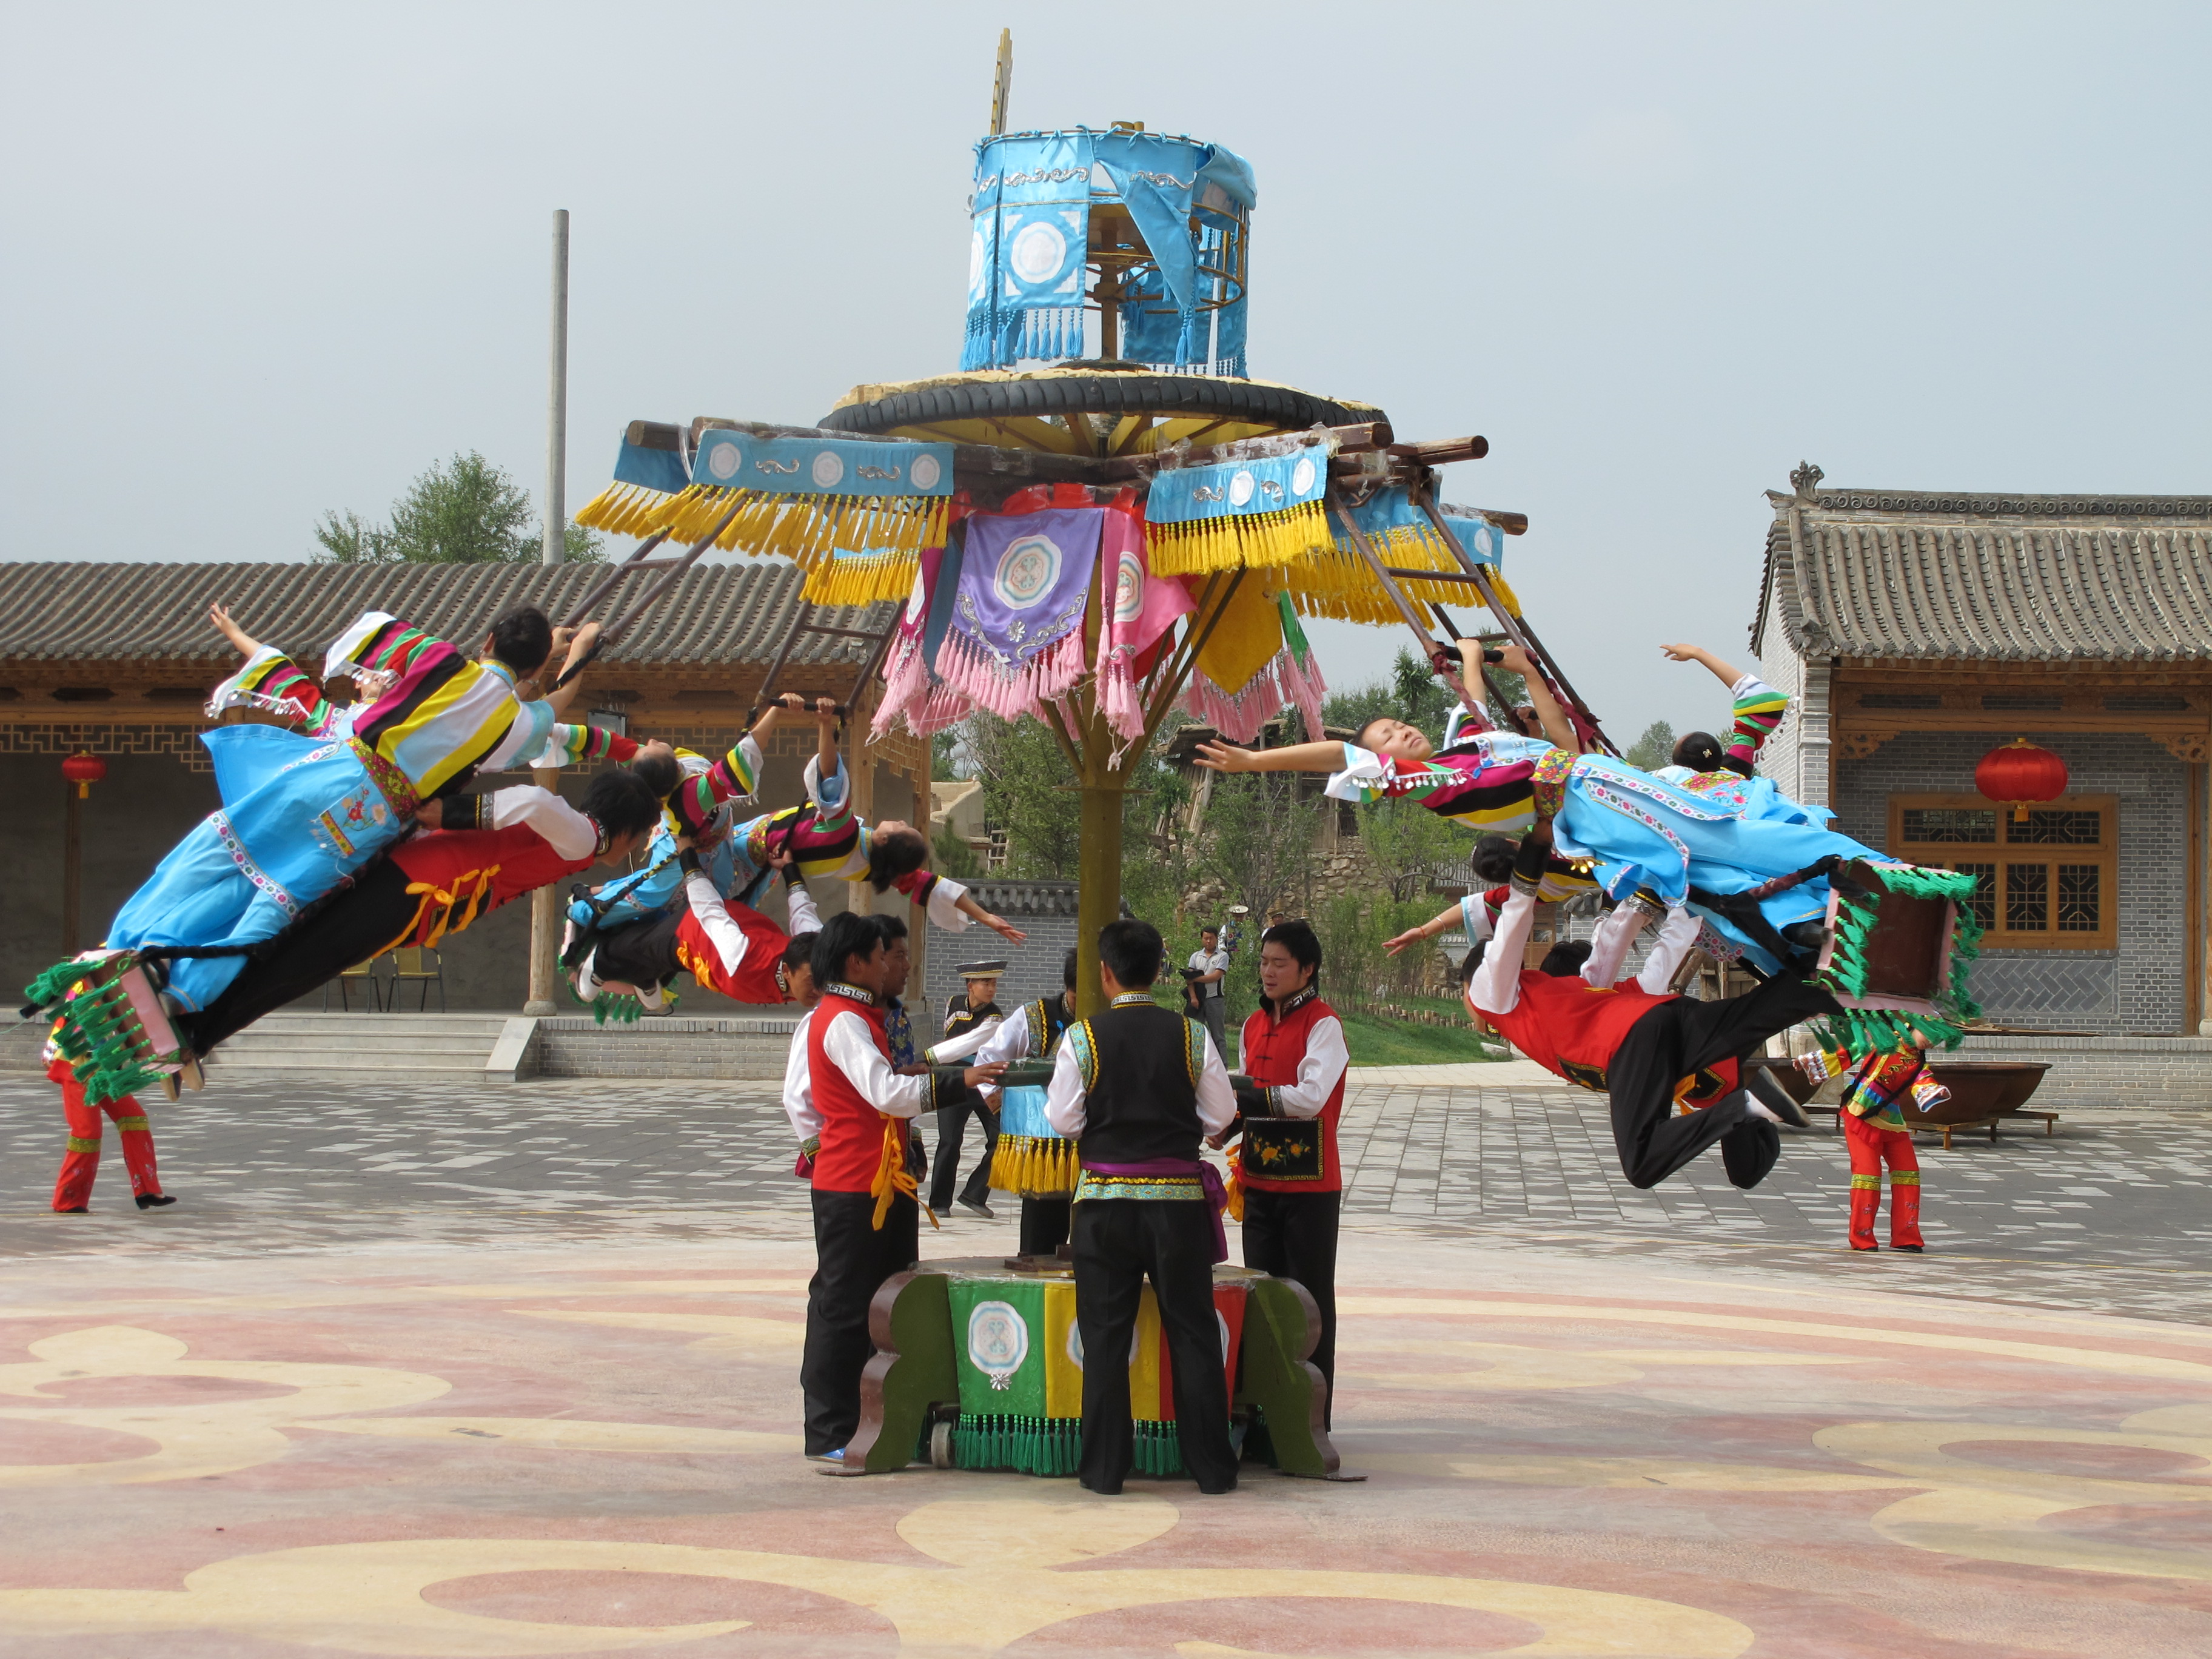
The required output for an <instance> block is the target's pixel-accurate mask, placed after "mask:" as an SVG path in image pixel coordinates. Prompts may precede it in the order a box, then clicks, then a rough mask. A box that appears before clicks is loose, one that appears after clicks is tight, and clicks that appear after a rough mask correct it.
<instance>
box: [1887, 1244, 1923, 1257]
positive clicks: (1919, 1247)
mask: <svg viewBox="0 0 2212 1659" xmlns="http://www.w3.org/2000/svg"><path fill="white" fill-rule="evenodd" d="M1889 1248H1890V1249H1893V1250H1910V1251H1911V1252H1912V1254H1913V1255H1919V1254H1920V1253H1921V1252H1922V1251H1923V1250H1924V1249H1927V1248H1928V1247H1927V1246H1926V1245H1925V1244H1893V1245H1891V1246H1890V1247H1889Z"/></svg>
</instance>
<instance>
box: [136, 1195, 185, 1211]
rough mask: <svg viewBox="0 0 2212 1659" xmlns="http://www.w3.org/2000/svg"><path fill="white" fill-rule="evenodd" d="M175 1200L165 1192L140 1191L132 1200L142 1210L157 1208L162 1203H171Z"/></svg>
mask: <svg viewBox="0 0 2212 1659" xmlns="http://www.w3.org/2000/svg"><path fill="white" fill-rule="evenodd" d="M176 1201H177V1200H175V1199H173V1198H171V1197H170V1196H169V1195H168V1194H167V1193H142V1194H139V1195H138V1197H137V1198H136V1199H134V1200H132V1202H134V1203H135V1204H137V1206H138V1207H139V1208H140V1209H142V1210H158V1209H160V1208H161V1206H163V1205H164V1204H173V1203H175V1202H176Z"/></svg>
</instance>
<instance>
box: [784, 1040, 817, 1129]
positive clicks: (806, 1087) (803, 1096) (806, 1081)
mask: <svg viewBox="0 0 2212 1659" xmlns="http://www.w3.org/2000/svg"><path fill="white" fill-rule="evenodd" d="M813 1018H814V1011H813V1010H812V1009H811V1008H810V1009H808V1010H807V1011H806V1012H805V1013H803V1014H801V1015H800V1016H799V1029H798V1030H795V1031H793V1033H792V1034H791V1053H790V1054H789V1055H788V1056H787V1058H786V1059H785V1060H784V1062H783V1115H785V1116H786V1117H787V1118H789V1119H790V1120H791V1132H792V1133H793V1134H795V1135H797V1136H798V1137H799V1139H800V1140H802V1141H806V1140H811V1139H814V1138H815V1137H816V1136H817V1135H818V1134H820V1133H822V1114H821V1113H819V1112H817V1111H816V1110H815V1109H814V1068H813V1066H812V1064H811V1061H810V1060H809V1059H808V1056H807V1052H806V1028H807V1025H808V1024H809V1023H811V1021H812V1019H813Z"/></svg>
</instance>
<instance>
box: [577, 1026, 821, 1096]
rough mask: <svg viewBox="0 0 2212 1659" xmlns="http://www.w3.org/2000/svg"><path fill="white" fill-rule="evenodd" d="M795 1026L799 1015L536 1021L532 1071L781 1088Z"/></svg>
mask: <svg viewBox="0 0 2212 1659" xmlns="http://www.w3.org/2000/svg"><path fill="white" fill-rule="evenodd" d="M798 1024H799V1022H798V1019H797V1018H796V1017H795V1016H793V1015H775V1014H763V1015H757V1016H753V1017H749V1018H729V1019H709V1018H685V1017H684V1016H683V1015H680V1014H679V1015H671V1016H669V1017H668V1018H665V1019H652V1018H647V1019H641V1020H640V1021H639V1022H638V1023H637V1024H635V1025H595V1024H593V1023H592V1021H591V1019H590V1018H587V1017H584V1016H578V1015H565V1016H557V1017H556V1018H550V1019H541V1020H539V1021H538V1040H537V1042H536V1045H535V1048H534V1054H533V1061H534V1064H533V1074H534V1075H536V1076H539V1077H620V1078H660V1077H669V1078H722V1079H733V1080H742V1081H745V1082H758V1083H781V1081H782V1080H783V1068H784V1062H785V1061H786V1060H787V1059H788V1058H789V1056H790V1054H791V1034H792V1032H793V1030H796V1029H797V1028H798Z"/></svg>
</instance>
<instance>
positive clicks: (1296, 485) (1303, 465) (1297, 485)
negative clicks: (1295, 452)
mask: <svg viewBox="0 0 2212 1659" xmlns="http://www.w3.org/2000/svg"><path fill="white" fill-rule="evenodd" d="M1316 472H1317V469H1316V467H1315V465H1314V464H1313V457H1312V456H1310V455H1301V456H1299V457H1298V459H1297V464H1296V465H1293V466H1292V467H1291V495H1312V494H1313V487H1314V478H1315V477H1316Z"/></svg>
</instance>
